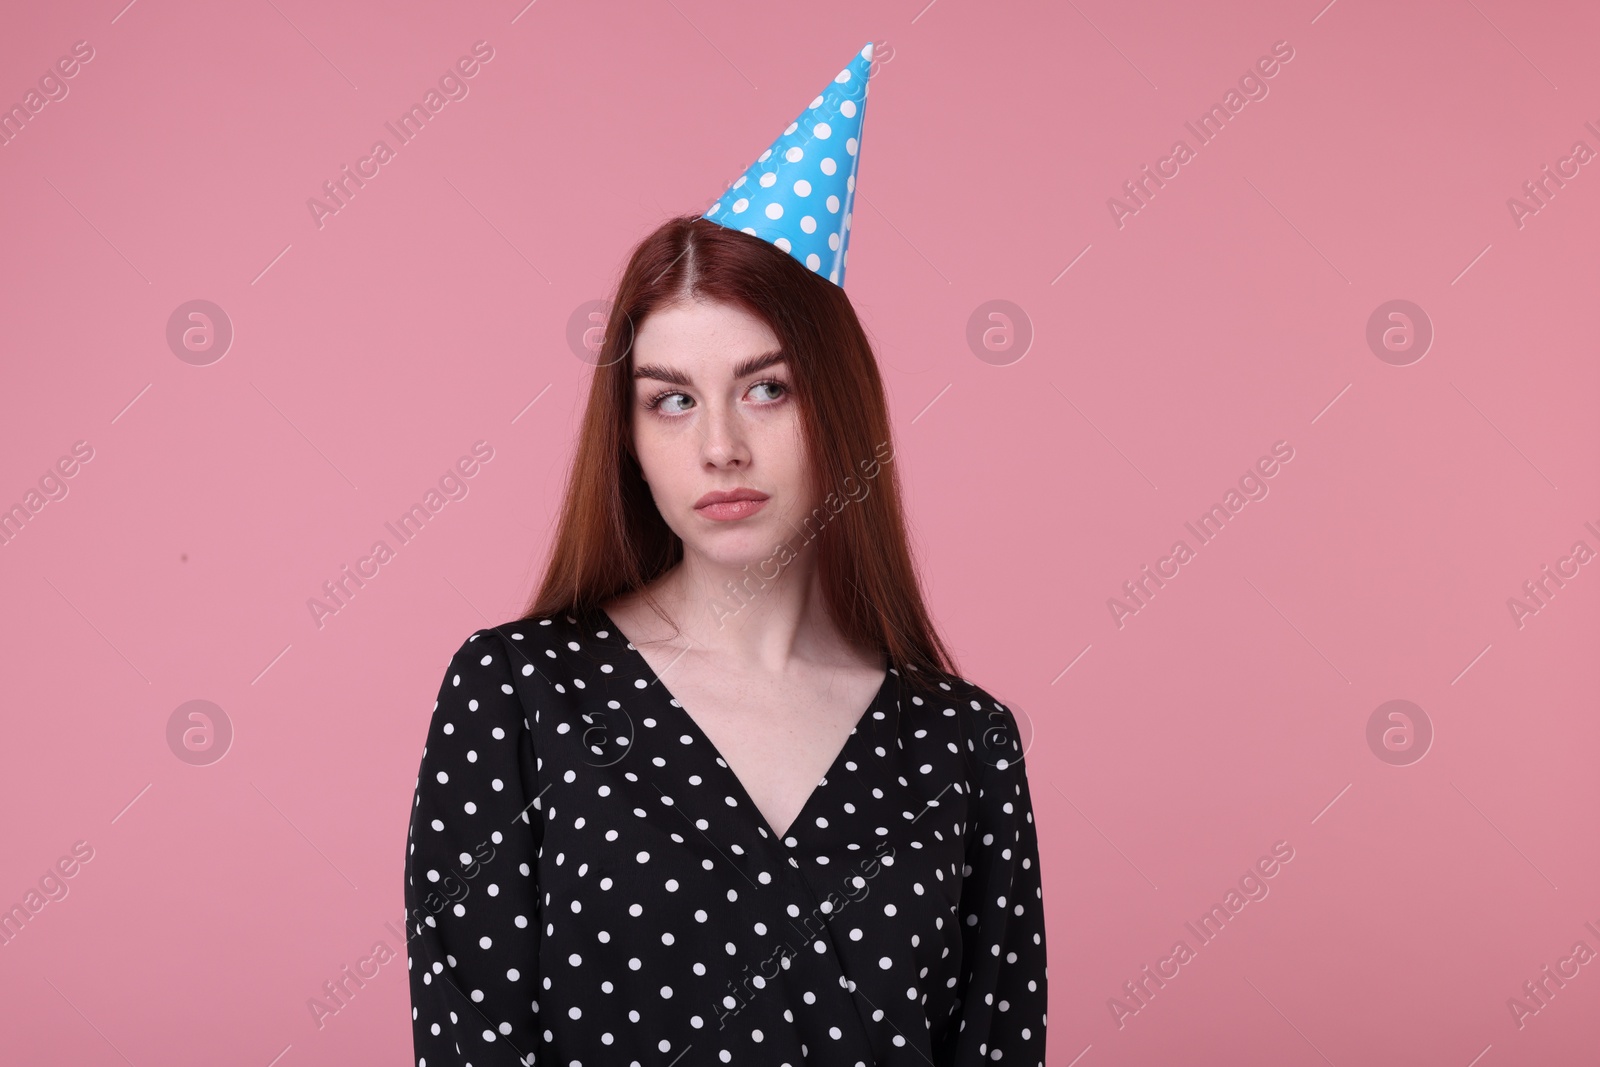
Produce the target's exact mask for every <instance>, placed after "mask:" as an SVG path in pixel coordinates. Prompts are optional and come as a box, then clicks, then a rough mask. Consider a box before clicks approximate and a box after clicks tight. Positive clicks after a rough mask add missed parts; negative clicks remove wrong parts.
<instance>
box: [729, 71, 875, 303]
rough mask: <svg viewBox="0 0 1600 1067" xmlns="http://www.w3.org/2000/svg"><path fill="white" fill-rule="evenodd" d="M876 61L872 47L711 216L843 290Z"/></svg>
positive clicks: (836, 79) (781, 136)
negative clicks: (776, 249)
mask: <svg viewBox="0 0 1600 1067" xmlns="http://www.w3.org/2000/svg"><path fill="white" fill-rule="evenodd" d="M871 60H872V45H871V44H870V43H869V44H867V45H866V46H865V47H864V48H862V49H861V51H860V52H858V53H857V54H856V57H855V58H854V59H852V60H851V61H850V65H849V66H847V67H845V68H844V69H843V70H841V71H840V72H839V73H838V74H837V75H836V76H835V77H834V79H833V81H831V82H829V83H828V85H827V87H826V88H824V89H823V90H822V92H820V93H818V94H817V97H816V99H815V100H812V101H811V103H810V104H809V105H807V107H806V109H805V110H804V111H802V112H800V114H799V116H798V117H797V118H796V119H795V120H794V121H793V122H791V123H789V125H788V127H787V128H786V129H785V130H784V131H783V133H781V134H779V135H778V139H777V140H776V141H773V142H772V144H771V145H769V146H768V147H767V150H766V151H765V152H763V153H761V155H759V156H758V157H756V161H755V162H754V163H752V164H750V166H749V168H748V169H746V170H745V172H744V173H743V174H741V175H740V176H739V178H738V180H736V181H735V182H734V183H733V184H732V185H730V186H728V188H727V190H726V191H725V192H724V193H723V194H722V196H721V197H720V198H719V199H718V200H717V202H716V203H715V204H712V205H711V207H710V208H709V209H708V210H707V211H706V213H705V215H704V216H703V217H704V218H708V219H710V220H711V221H712V222H716V223H720V224H721V225H723V226H727V227H728V228H730V229H734V230H739V231H740V232H742V233H748V234H751V235H753V236H755V237H759V238H761V239H762V240H763V241H767V242H768V243H770V244H773V245H776V246H777V247H779V248H781V249H783V250H784V251H785V252H787V253H789V254H790V255H791V256H793V257H794V258H795V259H797V260H799V261H800V262H801V263H804V264H805V265H806V266H807V267H809V268H810V269H811V270H813V271H815V272H816V273H818V274H821V275H822V276H823V277H825V278H827V279H828V280H829V281H830V282H833V283H834V284H835V285H837V286H839V287H840V288H841V289H842V288H844V267H845V256H846V253H847V252H848V250H849V247H850V220H851V215H852V213H853V210H854V207H855V192H856V168H857V165H858V164H859V162H860V159H861V151H860V149H861V123H862V119H863V118H864V116H865V112H866V103H867V82H868V80H869V78H870V77H871V73H872V70H871Z"/></svg>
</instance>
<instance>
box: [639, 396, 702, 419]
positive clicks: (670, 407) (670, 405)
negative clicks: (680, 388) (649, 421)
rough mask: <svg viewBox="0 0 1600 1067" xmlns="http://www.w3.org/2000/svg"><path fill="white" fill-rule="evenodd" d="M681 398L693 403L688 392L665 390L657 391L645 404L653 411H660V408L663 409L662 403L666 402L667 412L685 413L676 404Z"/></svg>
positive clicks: (674, 413) (672, 413)
mask: <svg viewBox="0 0 1600 1067" xmlns="http://www.w3.org/2000/svg"><path fill="white" fill-rule="evenodd" d="M679 400H682V401H688V402H689V403H693V401H692V400H690V398H689V397H688V395H687V394H684V393H674V392H665V393H657V394H656V395H655V396H653V397H651V398H650V399H649V400H646V401H645V404H644V406H645V407H647V408H649V409H650V410H651V411H658V410H660V409H661V407H662V405H663V404H665V405H666V413H667V414H669V415H681V414H682V413H683V408H682V407H679V406H676V403H675V402H676V401H679Z"/></svg>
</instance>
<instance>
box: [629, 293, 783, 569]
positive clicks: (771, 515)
mask: <svg viewBox="0 0 1600 1067" xmlns="http://www.w3.org/2000/svg"><path fill="white" fill-rule="evenodd" d="M779 347H780V346H779V342H778V338H777V336H776V335H774V334H773V332H772V330H771V329H770V328H768V326H767V325H766V323H764V322H762V321H761V320H760V319H758V318H756V317H755V316H753V315H751V314H749V313H748V312H746V311H744V310H743V309H741V308H737V307H733V306H731V305H728V304H717V303H711V302H708V301H704V300H694V301H691V302H689V303H680V304H673V305H669V306H666V307H663V308H660V309H658V310H656V311H655V312H654V313H652V314H651V315H650V316H649V317H648V318H646V319H645V322H644V325H643V326H642V327H640V329H639V332H638V335H637V336H636V337H635V338H634V345H633V364H634V379H633V407H632V422H633V439H634V447H635V449H636V450H637V452H638V455H639V465H640V467H641V468H642V469H643V471H644V477H645V480H646V481H647V482H648V483H649V485H650V493H651V496H652V497H654V499H655V503H656V507H657V508H658V509H659V510H660V512H661V516H662V518H664V519H665V520H666V522H667V525H668V526H669V527H671V528H672V530H673V532H674V533H676V534H677V535H678V536H679V537H680V538H682V539H683V547H684V555H685V557H686V558H688V557H690V556H694V555H698V556H700V557H703V558H704V560H706V561H708V562H711V563H716V564H721V565H731V566H734V567H742V566H744V565H745V564H747V563H749V564H755V563H759V562H761V561H763V560H766V559H767V558H768V557H770V556H772V555H773V554H774V552H775V550H776V548H777V546H778V545H779V544H780V543H782V542H785V541H789V540H790V539H792V538H793V537H794V536H795V534H796V532H797V528H798V527H799V525H800V522H801V519H802V518H803V517H804V516H805V515H806V514H807V513H808V512H809V511H810V510H811V508H812V506H813V502H812V500H811V496H812V495H813V494H812V492H811V488H810V482H809V481H808V478H807V476H808V473H809V471H808V466H807V459H806V449H805V441H804V437H803V432H802V429H801V424H800V410H799V402H798V398H797V397H796V396H795V394H794V393H793V391H792V388H791V383H792V381H793V378H792V377H791V376H790V373H789V366H788V364H787V362H785V361H784V360H783V358H782V353H781V352H780V351H779ZM730 490H753V491H754V492H753V493H752V494H751V495H753V496H756V497H760V498H762V500H761V502H760V503H755V502H752V501H749V500H746V501H740V502H728V503H721V504H717V503H712V504H710V506H705V503H706V497H707V496H708V495H710V494H716V493H718V492H727V491H730ZM770 569H771V568H770V567H769V568H768V570H769V571H770ZM769 576H770V575H769Z"/></svg>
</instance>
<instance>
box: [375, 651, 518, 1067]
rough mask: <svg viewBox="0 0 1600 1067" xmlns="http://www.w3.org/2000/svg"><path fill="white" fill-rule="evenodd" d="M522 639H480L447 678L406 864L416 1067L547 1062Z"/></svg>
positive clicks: (419, 790)
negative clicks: (519, 661)
mask: <svg viewBox="0 0 1600 1067" xmlns="http://www.w3.org/2000/svg"><path fill="white" fill-rule="evenodd" d="M514 655H515V653H514V652H513V651H511V643H510V642H508V641H506V640H504V639H502V638H501V637H500V636H499V635H498V634H496V633H495V632H494V631H492V630H480V631H478V632H477V633H475V634H473V635H472V636H471V637H469V638H468V639H467V640H466V642H465V643H464V644H463V645H462V646H461V648H460V649H459V650H458V651H457V652H456V654H455V656H454V657H453V658H452V659H451V661H450V666H449V669H448V670H447V671H446V672H445V676H444V680H443V682H442V683H441V684H440V686H439V699H438V702H437V703H436V704H434V709H433V721H432V724H431V725H430V727H429V729H428V740H427V747H426V748H424V749H423V752H422V763H421V770H420V772H419V774H418V776H417V787H416V797H415V800H414V801H413V803H412V810H411V830H410V833H409V835H408V837H409V847H408V848H407V850H406V863H405V877H406V883H405V904H406V939H407V951H408V955H409V958H410V960H409V966H410V983H411V1035H412V1044H413V1046H414V1048H415V1051H416V1065H417V1067H446V1065H452V1067H459V1065H464V1064H467V1063H471V1064H473V1065H474V1067H509V1065H511V1064H522V1065H529V1064H535V1063H537V1062H538V1058H537V1057H538V1049H539V1016H538V1011H539V1001H538V997H539V985H538V983H539V974H538V969H537V967H536V963H537V960H538V950H539V931H540V918H539V899H538V885H537V879H536V877H535V874H534V872H535V871H536V870H537V860H538V851H539V847H540V842H541V839H542V836H543V829H544V820H543V817H542V816H541V814H540V808H541V805H540V803H539V799H538V797H539V789H538V787H537V783H538V774H537V765H536V762H535V758H534V752H533V737H532V733H531V731H530V729H529V727H528V723H527V719H526V717H525V716H526V712H525V711H524V710H523V706H522V702H521V700H520V699H519V698H518V697H517V695H516V687H515V685H514V684H513V670H514V669H516V664H515V663H514V662H512V658H511V657H513V656H514Z"/></svg>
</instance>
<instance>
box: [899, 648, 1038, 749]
mask: <svg viewBox="0 0 1600 1067" xmlns="http://www.w3.org/2000/svg"><path fill="white" fill-rule="evenodd" d="M901 677H902V679H903V681H902V685H903V686H904V691H905V693H906V699H907V700H908V701H909V702H910V704H911V705H912V706H913V707H916V708H922V709H927V710H929V711H931V712H932V713H934V714H936V715H942V716H944V717H946V718H953V719H955V720H956V722H957V724H958V725H959V727H960V730H961V736H962V737H963V738H964V739H965V742H966V746H965V747H966V750H967V754H968V755H969V756H971V757H972V758H974V759H976V760H979V761H980V762H982V763H985V764H987V765H989V766H996V765H998V766H1001V767H1004V766H1005V765H1006V764H1007V763H1009V762H1019V761H1020V760H1021V758H1022V756H1023V755H1024V754H1025V753H1026V752H1027V748H1028V744H1029V743H1030V742H1031V740H1032V729H1031V723H1030V722H1029V720H1028V718H1027V713H1026V712H1023V711H1022V710H1021V709H1020V708H1017V707H1015V706H1014V705H1011V704H1007V703H1005V702H1003V701H1001V700H1000V699H999V698H998V697H996V696H995V695H994V694H993V693H991V692H990V691H989V690H988V689H986V688H984V687H983V686H982V685H980V684H978V683H977V682H975V681H973V680H972V679H970V678H964V677H962V676H961V675H958V674H951V673H948V672H945V671H935V670H926V669H924V670H907V671H905V672H903V673H902V675H901Z"/></svg>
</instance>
